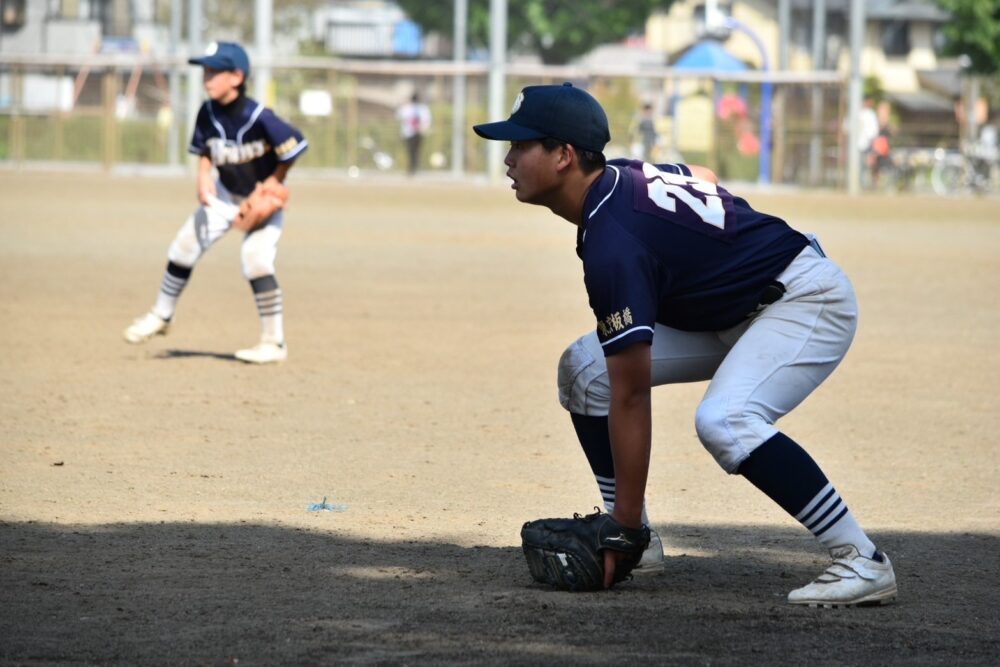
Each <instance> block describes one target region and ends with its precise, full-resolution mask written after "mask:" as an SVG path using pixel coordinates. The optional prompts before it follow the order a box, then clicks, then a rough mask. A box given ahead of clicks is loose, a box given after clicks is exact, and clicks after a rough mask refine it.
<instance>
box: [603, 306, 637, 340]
mask: <svg viewBox="0 0 1000 667" xmlns="http://www.w3.org/2000/svg"><path fill="white" fill-rule="evenodd" d="M629 326H632V309H631V308H628V307H625V308H622V309H621V310H616V311H615V312H613V313H611V314H610V315H608V316H607V317H604V318H601V319H600V320H598V321H597V330H598V331H600V332H601V335H602V336H610V335H611V334H614V333H618V332H619V331H624V330H625V328H626V327H629Z"/></svg>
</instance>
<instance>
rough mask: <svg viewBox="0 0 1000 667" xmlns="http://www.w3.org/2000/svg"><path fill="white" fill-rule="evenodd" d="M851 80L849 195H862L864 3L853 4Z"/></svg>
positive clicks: (855, 2) (848, 157)
mask: <svg viewBox="0 0 1000 667" xmlns="http://www.w3.org/2000/svg"><path fill="white" fill-rule="evenodd" d="M850 21H851V28H850V31H851V76H850V81H849V83H848V91H847V93H848V97H847V118H848V121H849V122H848V124H847V192H848V193H849V194H852V195H856V194H858V193H859V192H861V152H860V151H859V150H858V136H859V135H860V134H861V127H860V125H861V94H862V84H861V50H862V49H863V48H864V37H865V3H864V0H851V17H850Z"/></svg>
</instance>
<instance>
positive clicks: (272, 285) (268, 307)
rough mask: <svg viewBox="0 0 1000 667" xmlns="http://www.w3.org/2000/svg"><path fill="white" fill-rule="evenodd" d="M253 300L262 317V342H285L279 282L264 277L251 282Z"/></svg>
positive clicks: (271, 276)
mask: <svg viewBox="0 0 1000 667" xmlns="http://www.w3.org/2000/svg"><path fill="white" fill-rule="evenodd" d="M250 288H251V289H252V290H253V298H254V300H255V301H256V302H257V313H258V314H259V315H260V329H261V337H260V339H261V341H262V342H265V343H277V344H278V345H283V344H284V342H285V323H284V314H283V306H284V301H283V299H282V295H281V288H280V287H278V280H277V279H276V278H275V277H274V276H273V275H270V276H262V277H260V278H254V279H253V280H251V281H250Z"/></svg>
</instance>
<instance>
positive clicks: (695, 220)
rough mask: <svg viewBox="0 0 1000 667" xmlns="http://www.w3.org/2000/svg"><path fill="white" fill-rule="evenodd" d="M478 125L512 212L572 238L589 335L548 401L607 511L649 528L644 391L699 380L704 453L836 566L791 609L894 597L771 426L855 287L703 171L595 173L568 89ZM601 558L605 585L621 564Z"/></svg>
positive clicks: (610, 166) (807, 379)
mask: <svg viewBox="0 0 1000 667" xmlns="http://www.w3.org/2000/svg"><path fill="white" fill-rule="evenodd" d="M475 131H476V132H477V133H478V134H479V135H480V136H482V137H485V138H487V139H496V140H507V141H510V142H511V147H510V151H509V152H508V153H507V157H506V159H505V161H504V162H505V164H506V165H507V167H508V172H507V175H508V176H509V177H510V178H511V179H512V180H513V184H512V188H513V189H514V192H515V194H516V196H517V199H518V200H519V201H522V202H526V203H531V204H539V205H542V206H546V207H547V208H549V209H550V210H552V212H553V213H555V214H557V215H559V216H560V217H563V218H565V219H566V220H569V221H570V222H572V223H574V224H576V225H577V226H578V228H579V229H578V234H577V254H578V255H579V256H580V258H581V259H582V261H583V269H584V282H585V284H586V287H587V293H588V296H589V298H590V305H591V307H592V308H593V310H594V314H595V315H596V318H597V327H596V331H594V332H591V333H589V334H587V335H585V336H583V337H582V338H580V339H578V340H577V341H575V342H574V343H573V344H572V345H570V346H569V348H567V350H566V351H565V352H564V353H563V355H562V358H561V359H560V361H559V372H558V379H559V394H560V400H561V402H562V404H563V406H564V407H565V408H566V409H567V410H569V411H570V413H571V416H572V421H573V425H574V427H575V428H576V432H577V435H578V437H579V439H580V443H581V444H582V446H583V449H584V451H585V452H586V454H587V457H588V460H589V461H590V465H591V468H592V470H593V472H594V475H595V476H596V478H597V481H598V485H599V486H600V488H601V492H602V494H603V495H604V499H605V503H606V506H607V508H608V510H609V511H610V512H611V513H612V515H613V517H614V518H615V519H616V520H617V521H618V522H620V523H621V524H623V525H625V526H629V527H633V528H638V527H641V526H642V525H643V524H647V525H648V522H649V521H648V518H647V517H646V516H645V511H644V507H643V498H644V493H645V487H646V479H647V475H648V469H649V451H650V441H651V430H652V427H651V416H650V415H651V408H650V387H651V386H653V385H661V384H670V383H675V382H693V381H699V380H711V383H710V384H709V386H708V390H707V391H706V393H705V396H704V398H703V400H702V402H701V404H700V405H699V406H698V409H697V413H696V416H695V427H696V430H697V433H698V437H699V439H700V440H701V442H702V444H703V445H704V446H705V447H706V448H707V449H708V450H709V452H711V454H712V455H713V456H714V457H715V459H716V461H717V462H718V463H719V465H720V466H721V467H722V468H723V469H724V470H725V471H726V472H728V473H731V474H740V475H742V476H744V477H745V478H747V479H748V480H749V481H750V482H751V483H752V484H754V485H755V486H756V487H757V488H759V489H760V490H761V491H763V492H764V493H765V494H767V495H768V496H769V497H770V498H772V499H773V500H774V501H775V502H777V503H778V504H779V505H780V506H781V507H782V508H783V509H785V510H786V511H787V512H788V513H789V514H791V515H792V516H793V517H795V519H797V520H798V521H799V522H801V523H802V525H803V526H805V527H806V528H807V529H808V530H810V531H811V532H812V533H813V535H815V536H816V538H817V539H818V540H819V541H820V542H821V543H822V544H823V545H824V546H825V547H827V548H828V549H829V550H830V553H831V555H832V557H833V564H832V565H831V566H830V567H829V568H828V569H827V570H826V572H824V573H823V574H822V575H820V577H819V578H817V579H816V580H815V581H813V582H812V583H810V584H809V585H807V586H804V587H802V588H799V589H797V590H794V591H792V592H791V593H790V594H789V596H788V601H789V602H791V603H794V604H811V605H820V606H840V605H857V604H878V603H881V602H884V601H889V600H891V599H893V598H894V597H895V594H896V581H895V575H894V573H893V569H892V565H891V564H890V562H889V559H888V557H887V556H886V555H885V554H884V553H883V552H880V551H879V550H878V549H877V548H876V546H875V545H874V544H873V543H872V541H871V540H870V539H869V538H868V536H867V535H866V534H865V533H864V531H863V530H862V529H861V527H860V526H859V525H858V522H857V521H856V520H855V518H854V515H853V514H852V513H851V511H850V510H849V509H848V508H847V505H846V504H845V503H844V501H843V500H842V499H841V497H840V495H839V494H838V493H837V491H836V490H835V489H834V487H833V485H832V484H831V483H830V482H829V480H828V479H827V478H826V476H825V475H824V474H823V472H822V471H821V470H820V468H819V466H818V465H817V464H816V463H815V461H813V459H812V457H810V456H809V454H808V453H806V451H805V450H804V449H802V448H801V447H800V446H799V445H798V444H796V443H795V442H794V441H793V440H792V439H791V438H789V437H788V436H787V435H785V434H784V433H782V432H780V431H778V430H777V429H776V428H775V426H774V423H775V422H776V421H777V420H778V419H779V418H780V417H782V416H784V415H785V414H787V413H788V412H789V411H790V410H792V409H793V408H795V406H797V405H798V404H799V403H800V402H802V401H803V400H804V399H805V398H806V397H807V396H808V395H809V394H810V393H811V392H812V391H813V390H814V389H815V388H816V387H817V386H818V385H819V384H820V383H821V382H823V380H824V379H826V377H827V376H829V374H830V373H831V372H833V370H834V368H836V366H837V365H838V364H839V363H840V361H841V359H842V358H843V356H844V354H845V353H846V352H847V349H848V347H849V346H850V343H851V341H852V339H853V337H854V332H855V327H856V323H857V304H856V300H855V295H854V290H853V288H852V286H851V284H850V282H849V280H848V279H847V277H846V276H845V275H844V273H843V272H841V270H840V269H839V268H838V267H837V266H836V265H835V264H834V263H833V262H832V261H830V260H829V259H827V258H826V257H825V255H824V254H823V252H822V250H821V249H820V248H819V245H818V243H816V242H815V241H814V240H812V239H810V238H809V237H807V236H805V235H803V234H801V233H799V232H797V231H795V230H794V229H792V228H790V227H789V226H788V225H787V224H786V223H785V222H784V221H782V220H780V219H778V218H776V217H774V216H771V215H767V214H765V213H760V212H758V211H755V210H754V209H752V208H751V207H750V205H749V204H748V203H747V202H746V200H744V199H741V198H739V197H735V196H733V195H731V194H730V193H729V192H727V191H726V190H725V189H723V188H721V187H719V186H718V185H717V179H716V178H715V176H714V174H712V173H711V172H710V171H708V170H706V169H702V168H690V167H688V166H685V165H652V164H648V163H643V162H640V161H634V160H613V161H610V162H606V161H605V158H604V155H603V153H602V151H603V149H604V146H605V145H606V144H607V142H608V141H609V140H610V133H609V131H608V124H607V117H606V115H605V113H604V111H603V109H602V108H601V107H600V105H599V104H598V103H597V101H596V100H594V98H592V97H591V96H590V95H588V94H587V93H586V92H584V91H582V90H580V89H577V88H574V87H572V86H571V85H570V84H565V85H563V86H530V87H528V88H525V89H524V90H523V91H522V92H521V94H520V95H519V96H518V97H517V100H516V101H515V103H514V108H513V111H512V114H511V116H510V118H509V119H508V120H506V121H500V122H496V123H488V124H483V125H477V126H476V127H475ZM650 548H652V549H656V548H658V545H655V544H654V545H653V546H652V547H650ZM603 553H604V562H605V581H604V585H605V586H606V587H607V586H610V585H611V584H612V583H613V581H614V570H615V563H616V559H617V558H619V557H620V554H617V553H616V552H614V551H611V550H604V552H603ZM658 555H659V557H660V558H661V559H662V550H661V551H660V554H658Z"/></svg>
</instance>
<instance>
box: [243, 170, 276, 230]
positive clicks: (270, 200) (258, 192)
mask: <svg viewBox="0 0 1000 667" xmlns="http://www.w3.org/2000/svg"><path fill="white" fill-rule="evenodd" d="M286 203H288V188H287V187H285V186H284V184H282V183H281V182H280V181H279V180H278V179H276V178H268V179H267V180H265V181H261V182H260V183H257V187H255V188H254V190H253V192H251V193H250V196H249V197H247V198H246V199H244V200H243V203H241V204H240V211H239V213H237V214H236V218H235V219H234V220H233V227H235V228H236V229H242V230H243V231H245V232H249V231H251V230H254V229H256V228H257V227H259V226H261V225H262V224H264V223H265V222H266V221H267V219H268V218H270V217H271V216H272V215H274V214H275V213H277V212H278V210H279V209H282V208H284V207H285V204H286Z"/></svg>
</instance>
